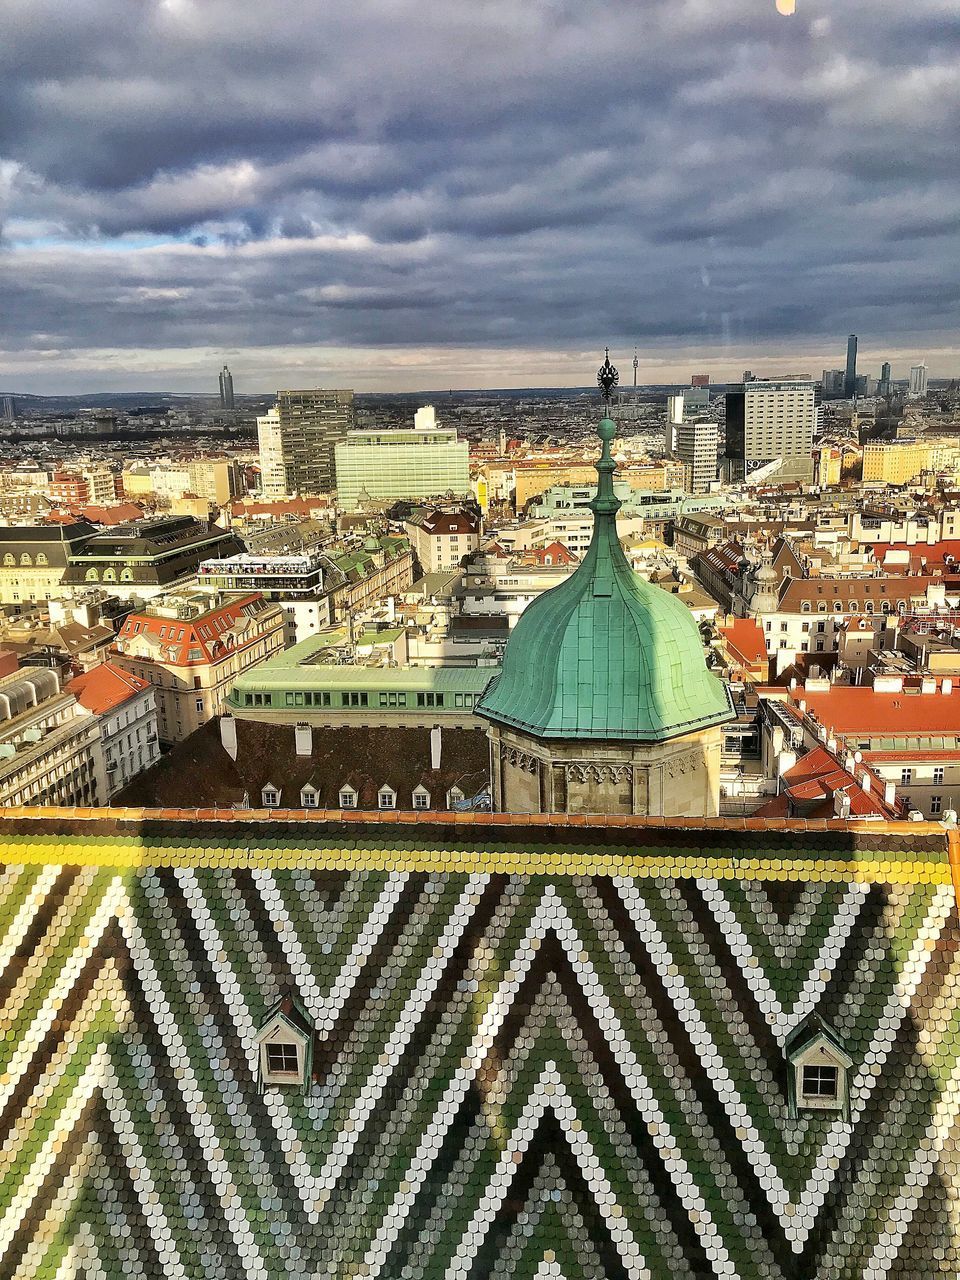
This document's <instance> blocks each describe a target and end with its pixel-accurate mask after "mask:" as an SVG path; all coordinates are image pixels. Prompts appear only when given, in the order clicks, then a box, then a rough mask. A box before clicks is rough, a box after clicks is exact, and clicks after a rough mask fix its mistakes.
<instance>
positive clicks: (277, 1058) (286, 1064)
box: [267, 1044, 300, 1075]
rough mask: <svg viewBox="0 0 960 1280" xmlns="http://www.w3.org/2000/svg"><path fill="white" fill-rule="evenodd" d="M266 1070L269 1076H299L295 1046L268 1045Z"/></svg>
mask: <svg viewBox="0 0 960 1280" xmlns="http://www.w3.org/2000/svg"><path fill="white" fill-rule="evenodd" d="M267 1070H268V1071H269V1072H270V1074H271V1075H299V1072H300V1064H299V1055H298V1053H297V1046H296V1045H295V1044H268V1045H267Z"/></svg>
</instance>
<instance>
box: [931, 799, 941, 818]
mask: <svg viewBox="0 0 960 1280" xmlns="http://www.w3.org/2000/svg"><path fill="white" fill-rule="evenodd" d="M942 812H943V796H931V797H930V813H931V814H932V815H936V814H938V813H942Z"/></svg>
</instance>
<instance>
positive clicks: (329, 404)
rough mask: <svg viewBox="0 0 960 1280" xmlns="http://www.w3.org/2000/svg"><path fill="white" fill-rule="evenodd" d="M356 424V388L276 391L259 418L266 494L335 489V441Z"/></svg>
mask: <svg viewBox="0 0 960 1280" xmlns="http://www.w3.org/2000/svg"><path fill="white" fill-rule="evenodd" d="M353 426H354V406H353V392H352V391H345V390H333V391H321V390H315V391H279V392H277V403H276V405H275V406H274V408H273V409H271V410H270V411H269V413H267V414H265V415H264V416H263V417H260V418H258V419H257V434H258V440H259V446H260V481H261V489H262V492H263V496H264V497H266V498H282V497H285V496H286V495H288V494H302V495H305V494H321V493H332V492H333V490H334V488H335V487H336V467H335V450H336V446H337V444H338V443H339V442H340V441H341V440H343V439H345V437H346V435H347V432H348V431H351V430H352V429H353Z"/></svg>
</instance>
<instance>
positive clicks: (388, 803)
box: [377, 787, 397, 809]
mask: <svg viewBox="0 0 960 1280" xmlns="http://www.w3.org/2000/svg"><path fill="white" fill-rule="evenodd" d="M377 805H378V807H379V808H381V809H395V808H396V807H397V793H396V792H395V791H391V790H390V788H389V787H385V788H384V789H383V790H382V791H381V792H380V793H379V795H378V796H377Z"/></svg>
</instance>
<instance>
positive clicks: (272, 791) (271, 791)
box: [260, 782, 280, 809]
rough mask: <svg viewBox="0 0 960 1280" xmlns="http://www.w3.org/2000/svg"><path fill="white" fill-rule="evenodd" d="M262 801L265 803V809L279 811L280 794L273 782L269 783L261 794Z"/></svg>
mask: <svg viewBox="0 0 960 1280" xmlns="http://www.w3.org/2000/svg"><path fill="white" fill-rule="evenodd" d="M260 799H261V800H262V801H263V807H264V808H265V809H277V808H279V807H280V792H279V791H278V790H277V788H276V787H275V786H274V785H273V783H272V782H268V783H267V785H266V786H265V787H264V788H263V790H262V791H261V792H260Z"/></svg>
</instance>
